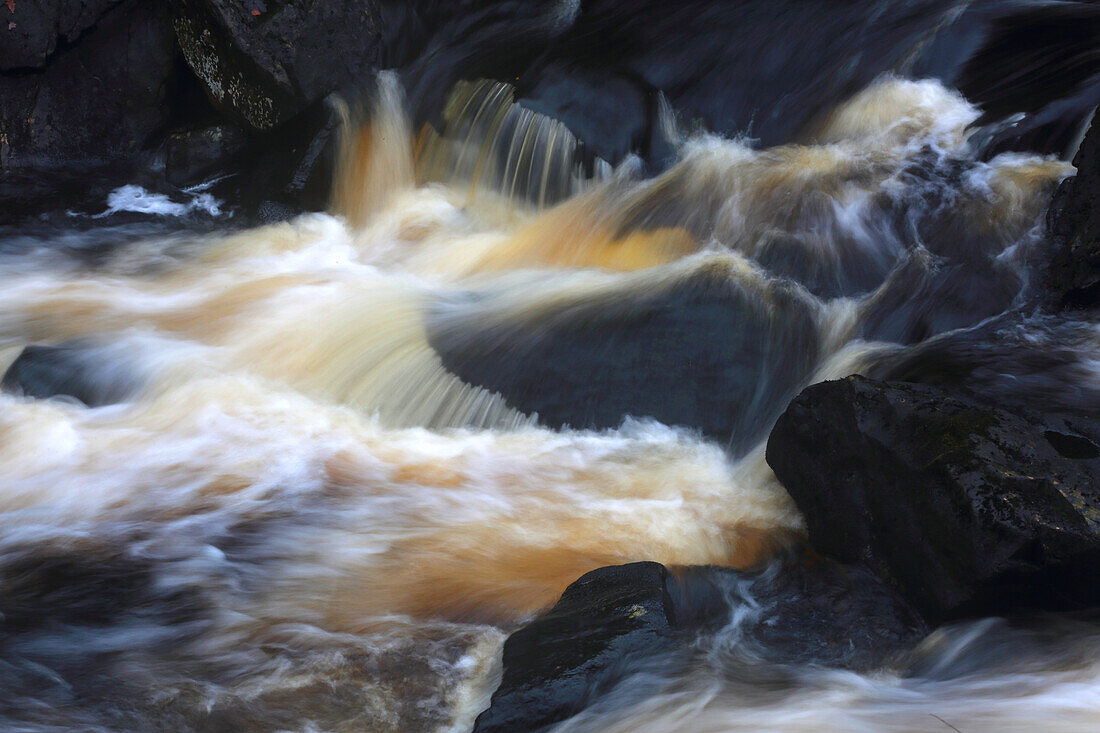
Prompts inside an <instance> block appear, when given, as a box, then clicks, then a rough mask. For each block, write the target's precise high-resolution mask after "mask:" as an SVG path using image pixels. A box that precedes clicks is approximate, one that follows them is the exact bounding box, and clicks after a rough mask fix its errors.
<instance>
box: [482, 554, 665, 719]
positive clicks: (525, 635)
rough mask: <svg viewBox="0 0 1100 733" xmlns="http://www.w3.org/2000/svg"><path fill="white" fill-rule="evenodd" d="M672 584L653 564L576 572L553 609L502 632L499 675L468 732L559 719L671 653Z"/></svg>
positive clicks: (574, 712) (663, 569)
mask: <svg viewBox="0 0 1100 733" xmlns="http://www.w3.org/2000/svg"><path fill="white" fill-rule="evenodd" d="M672 583H674V581H673V580H672V578H671V576H670V575H669V574H668V571H667V570H666V569H665V567H664V566H662V565H659V564H657V563H653V562H639V563H633V564H630V565H619V566H615V567H607V568H600V569H599V570H593V571H592V572H590V573H587V574H586V575H583V576H582V577H581V578H580V579H579V580H577V581H576V582H574V583H573V584H572V585H570V586H569V587H568V588H566V589H565V592H564V593H563V594H562V597H561V600H559V601H558V603H557V604H556V605H555V606H554V607H553V608H552V609H550V610H549V611H548V612H547V613H545V614H543V615H542V616H539V617H538V618H537V619H535V620H534V621H533V622H532V623H530V624H529V625H527V626H525V627H524V628H522V629H520V630H519V631H517V632H515V633H514V634H512V635H511V636H509V637H508V640H507V642H505V644H504V678H503V679H502V681H501V684H500V687H499V688H498V689H497V691H496V693H495V694H494V695H493V701H492V705H491V706H490V707H489V708H488V709H487V710H486V711H485V712H483V713H482V714H481V715H480V716H478V719H477V724H476V725H475V726H474V730H475V731H477V732H478V733H490V732H493V733H498V732H499V733H503V732H505V731H508V732H509V733H518V732H519V731H532V730H538V729H540V728H543V727H545V726H547V725H550V724H551V723H555V722H558V721H561V720H565V719H566V718H569V717H572V716H573V715H574V714H576V713H578V712H580V711H581V710H583V709H584V708H585V707H587V706H588V705H589V704H590V703H591V702H592V701H593V700H595V699H596V698H598V697H599V696H600V695H601V694H603V693H606V692H607V691H608V690H609V689H610V688H611V687H612V686H614V684H615V683H617V682H619V681H621V680H622V678H623V677H624V676H625V675H626V674H628V673H629V672H630V671H632V670H634V671H636V670H637V669H638V668H639V667H640V666H642V665H644V664H645V662H646V661H647V660H648V659H649V658H651V657H653V656H655V655H659V654H660V653H661V652H669V651H671V650H672V648H673V637H674V628H675V624H676V620H675V612H674V609H673V602H672V595H671V594H670V592H669V591H670V585H671V584H672Z"/></svg>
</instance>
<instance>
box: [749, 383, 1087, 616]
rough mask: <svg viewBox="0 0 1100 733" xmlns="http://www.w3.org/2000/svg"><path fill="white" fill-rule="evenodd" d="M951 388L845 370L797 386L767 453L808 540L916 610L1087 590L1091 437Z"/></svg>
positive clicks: (949, 610)
mask: <svg viewBox="0 0 1100 733" xmlns="http://www.w3.org/2000/svg"><path fill="white" fill-rule="evenodd" d="M1023 414H1024V415H1025V416H1021V415H1020V414H1014V413H1010V412H1008V411H1006V410H1003V409H1000V408H998V407H994V406H990V405H988V404H985V403H982V402H979V401H977V400H976V399H974V398H972V397H969V396H964V395H963V394H951V393H948V392H945V391H944V390H942V389H939V388H936V387H931V386H925V385H916V384H900V383H893V384H891V383H884V382H876V381H872V380H868V379H865V378H863V377H849V378H847V379H844V380H840V381H836V382H826V383H823V384H818V385H815V386H813V387H810V388H808V389H806V390H805V391H803V392H802V394H800V395H799V396H798V397H797V398H796V399H795V400H794V401H793V402H792V403H791V404H790V406H789V407H788V408H787V411H786V412H785V413H784V414H783V415H782V416H781V417H780V418H779V420H778V422H777V423H776V426H775V428H774V430H773V431H772V434H771V437H770V438H769V440H768V448H767V460H768V463H769V465H771V467H772V468H773V469H774V470H775V473H776V476H778V477H779V480H780V481H781V482H782V483H783V485H784V486H785V487H786V488H787V490H788V491H790V493H791V496H792V497H793V498H794V500H795V502H796V503H797V504H798V506H799V508H800V509H801V510H802V513H803V514H804V515H805V517H806V523H807V527H808V529H809V534H810V540H811V541H812V543H813V544H814V547H815V548H816V549H817V550H819V551H820V552H822V553H825V554H827V555H830V556H832V557H835V558H837V559H838V560H840V561H842V562H851V563H855V562H862V563H866V564H867V565H868V566H869V567H870V568H871V569H872V570H874V571H875V572H876V573H877V574H878V575H879V576H880V577H881V578H883V579H884V580H886V581H887V582H888V583H890V584H891V585H893V586H894V587H895V588H896V589H897V590H898V591H899V592H900V593H902V594H903V595H904V596H905V597H906V598H907V599H908V600H909V601H910V602H911V603H912V604H913V605H914V606H915V607H917V608H918V609H919V610H920V611H921V612H922V613H923V614H924V615H925V617H926V618H927V619H929V620H930V621H933V622H939V621H942V620H944V619H948V618H953V617H961V616H968V615H996V614H1004V613H1008V612H1011V611H1015V610H1019V609H1028V608H1038V609H1048V610H1061V609H1069V608H1077V607H1084V606H1089V605H1093V604H1096V603H1097V602H1100V588H1098V587H1097V586H1096V584H1095V583H1094V582H1093V580H1094V571H1095V568H1096V563H1097V562H1098V561H1100V447H1098V446H1097V445H1096V444H1095V443H1094V442H1093V441H1092V440H1090V439H1089V438H1088V437H1086V436H1084V435H1081V434H1079V433H1077V432H1076V431H1072V430H1071V429H1069V428H1067V427H1064V423H1062V424H1060V425H1059V426H1057V427H1052V426H1050V425H1046V424H1044V423H1043V422H1042V421H1041V419H1040V418H1038V417H1037V416H1034V415H1031V414H1026V413H1023Z"/></svg>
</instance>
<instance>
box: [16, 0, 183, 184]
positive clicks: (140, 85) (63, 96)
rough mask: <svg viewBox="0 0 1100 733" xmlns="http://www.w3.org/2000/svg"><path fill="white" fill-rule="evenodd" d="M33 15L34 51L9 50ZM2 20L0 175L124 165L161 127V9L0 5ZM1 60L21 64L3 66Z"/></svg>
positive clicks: (136, 4) (164, 101)
mask: <svg viewBox="0 0 1100 733" xmlns="http://www.w3.org/2000/svg"><path fill="white" fill-rule="evenodd" d="M51 13H52V15H51ZM39 16H41V17H40V18H39V20H40V21H41V22H42V23H43V24H44V26H43V29H42V34H39V33H38V31H35V36H36V37H37V38H38V39H39V40H37V41H34V43H31V41H29V40H28V41H27V42H28V43H31V45H33V46H35V48H34V49H33V50H32V49H31V47H30V46H27V47H25V48H24V49H23V51H19V50H18V48H17V46H18V44H19V42H18V41H16V46H9V45H8V44H9V43H10V42H11V41H9V38H10V37H12V36H15V37H18V35H19V34H20V33H21V32H22V30H23V29H24V28H25V27H26V28H30V25H31V23H32V20H31V19H32V18H34V17H39ZM0 19H2V20H0V23H2V24H0V34H3V35H2V36H0V37H2V38H3V41H0V47H2V48H3V50H0V98H2V99H3V100H4V101H3V104H0V169H3V168H14V167H20V166H28V165H35V166H44V165H52V166H65V165H67V164H69V163H71V162H74V161H90V160H105V159H119V158H131V157H133V156H136V155H137V154H138V153H139V152H140V151H141V150H142V149H143V148H144V147H145V146H147V145H148V144H149V142H150V140H151V138H153V137H155V136H156V134H157V133H158V132H159V131H161V130H162V129H163V128H164V127H165V126H166V125H167V124H168V123H169V120H170V119H171V117H172V114H173V109H172V96H171V95H172V82H173V74H174V69H175V66H174V63H175V57H176V54H177V51H176V50H175V48H174V44H173V39H172V28H171V23H170V20H169V17H168V10H167V7H166V5H165V4H163V3H160V2H146V1H144V0H122V2H116V3H111V2H84V3H75V2H66V3H56V2H51V3H48V4H43V3H33V2H19V3H17V4H16V5H15V12H14V13H11V14H9V12H8V8H7V7H5V6H3V5H0ZM9 19H10V20H9ZM34 22H35V23H37V22H38V21H34ZM9 23H10V24H11V25H13V26H14V27H13V28H11V29H10V30H9V29H8V27H7V26H8V25H9ZM8 53H11V54H13V55H15V56H20V58H14V57H11V58H8V59H6V63H5V59H4V56H5V55H7V54H8ZM8 63H10V64H14V65H16V68H12V69H10V70H7V71H6V70H5V69H6V68H7V64H8ZM24 65H27V66H33V67H35V68H34V71H33V72H31V73H28V71H27V69H25V68H22V67H23V66H24Z"/></svg>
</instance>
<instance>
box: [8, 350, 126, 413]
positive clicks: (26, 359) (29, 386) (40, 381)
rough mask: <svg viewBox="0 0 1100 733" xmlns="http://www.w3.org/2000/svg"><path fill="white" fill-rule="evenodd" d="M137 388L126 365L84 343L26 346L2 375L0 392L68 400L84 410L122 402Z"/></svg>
mask: <svg viewBox="0 0 1100 733" xmlns="http://www.w3.org/2000/svg"><path fill="white" fill-rule="evenodd" d="M138 387H139V385H138V383H137V380H136V378H135V376H134V374H133V372H132V371H131V369H130V366H129V365H127V364H118V363H117V362H116V360H115V359H114V358H112V357H111V356H109V355H108V354H105V353H96V351H95V350H94V349H93V348H92V347H89V346H87V345H85V344H79V343H70V344H61V345H58V346H28V347H27V348H25V349H23V352H22V353H21V354H19V356H18V357H17V358H16V360H15V361H14V362H13V363H12V365H11V366H10V367H8V370H7V371H6V372H5V373H4V378H3V380H2V381H0V389H3V391H5V392H13V393H16V394H21V395H26V396H27V397H37V398H46V397H60V396H66V397H72V398H75V399H77V400H79V401H80V402H83V403H84V404H85V405H87V406H88V407H99V406H102V405H111V404H115V403H117V402H122V401H124V400H126V399H127V398H129V397H130V396H131V395H133V394H134V393H135V392H136V391H137V389H138Z"/></svg>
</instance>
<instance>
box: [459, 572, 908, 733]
mask: <svg viewBox="0 0 1100 733" xmlns="http://www.w3.org/2000/svg"><path fill="white" fill-rule="evenodd" d="M926 633H927V628H926V627H925V626H924V624H923V622H922V621H921V619H920V617H919V616H918V615H917V614H916V612H915V611H913V610H912V609H911V608H909V607H908V606H907V605H906V604H905V602H904V601H902V600H901V599H900V598H899V597H898V596H897V595H896V594H895V593H893V592H892V591H891V590H889V589H888V588H886V587H885V586H884V585H882V583H880V582H879V581H878V580H877V579H876V578H875V577H874V576H873V575H871V573H870V572H869V571H867V570H866V569H863V568H858V567H845V566H842V565H838V564H837V563H835V562H832V561H830V560H827V559H825V558H821V557H818V556H816V555H814V554H813V553H806V552H801V553H800V552H798V551H797V550H792V551H791V552H789V553H787V554H785V555H784V556H783V557H782V558H780V559H779V560H778V561H776V562H774V563H772V564H771V566H770V567H768V568H766V569H765V570H763V571H760V572H739V571H735V570H730V569H728V568H718V567H690V568H682V569H680V570H677V571H674V572H670V571H668V570H666V568H665V567H663V566H662V565H658V564H657V563H652V562H643V563H633V564H630V565H621V566H616V567H607V568H600V569H599V570H594V571H592V572H591V573H588V574H586V575H584V576H582V577H581V578H580V579H579V580H577V581H576V582H575V583H573V584H572V585H570V586H569V588H567V589H566V591H565V593H563V594H562V597H561V600H560V601H558V603H557V605H555V606H554V607H553V608H552V609H551V610H550V611H548V612H547V613H545V614H543V615H542V616H540V617H539V618H537V619H536V620H535V621H534V622H532V623H531V624H529V625H528V626H526V627H524V628H523V629H520V630H519V631H517V632H515V633H514V634H512V635H511V636H510V637H509V638H508V640H507V642H505V645H504V676H503V679H502V681H501V684H500V687H499V688H498V689H497V691H496V693H495V694H494V695H493V699H492V704H491V705H490V707H489V708H488V709H487V710H486V711H485V712H483V713H482V714H481V715H480V716H479V717H478V720H477V725H476V726H475V728H474V730H475V731H477V732H478V733H497V732H503V731H508V732H509V733H520V732H521V731H534V730H540V729H542V728H544V727H546V726H548V725H551V724H553V723H556V722H559V721H562V720H565V719H567V718H569V717H572V716H573V715H575V714H577V713H579V712H581V711H582V710H584V709H586V708H588V707H590V706H592V705H600V706H603V707H607V706H625V705H629V704H631V703H632V702H638V701H640V700H641V699H643V698H644V697H645V696H646V695H647V694H652V693H655V692H657V691H658V689H659V687H660V685H661V684H662V682H661V680H662V677H663V678H664V679H674V678H675V677H677V675H678V673H682V672H683V670H684V669H685V668H686V667H687V665H689V664H698V663H700V661H699V659H698V657H702V658H705V659H706V662H703V663H706V664H717V665H718V666H719V668H720V669H719V670H718V671H719V673H721V672H731V673H734V674H740V673H744V670H746V669H751V670H753V671H752V672H749V674H754V675H755V674H760V673H767V674H769V676H771V677H774V678H776V679H779V678H781V677H782V676H783V669H784V668H785V667H787V666H789V665H797V666H802V665H816V666H823V667H836V668H843V669H854V670H860V671H866V670H870V669H874V668H876V667H879V666H881V665H882V664H883V662H884V661H885V660H886V659H887V658H888V657H889V656H890V655H892V654H894V653H896V652H899V651H902V650H907V649H909V648H910V647H912V646H913V645H914V644H916V643H917V641H919V640H920V639H921V638H922V637H923V636H924V635H925V634H926ZM639 673H645V674H642V675H639ZM624 681H628V682H627V684H623V685H620V684H619V683H622V682H624Z"/></svg>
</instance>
